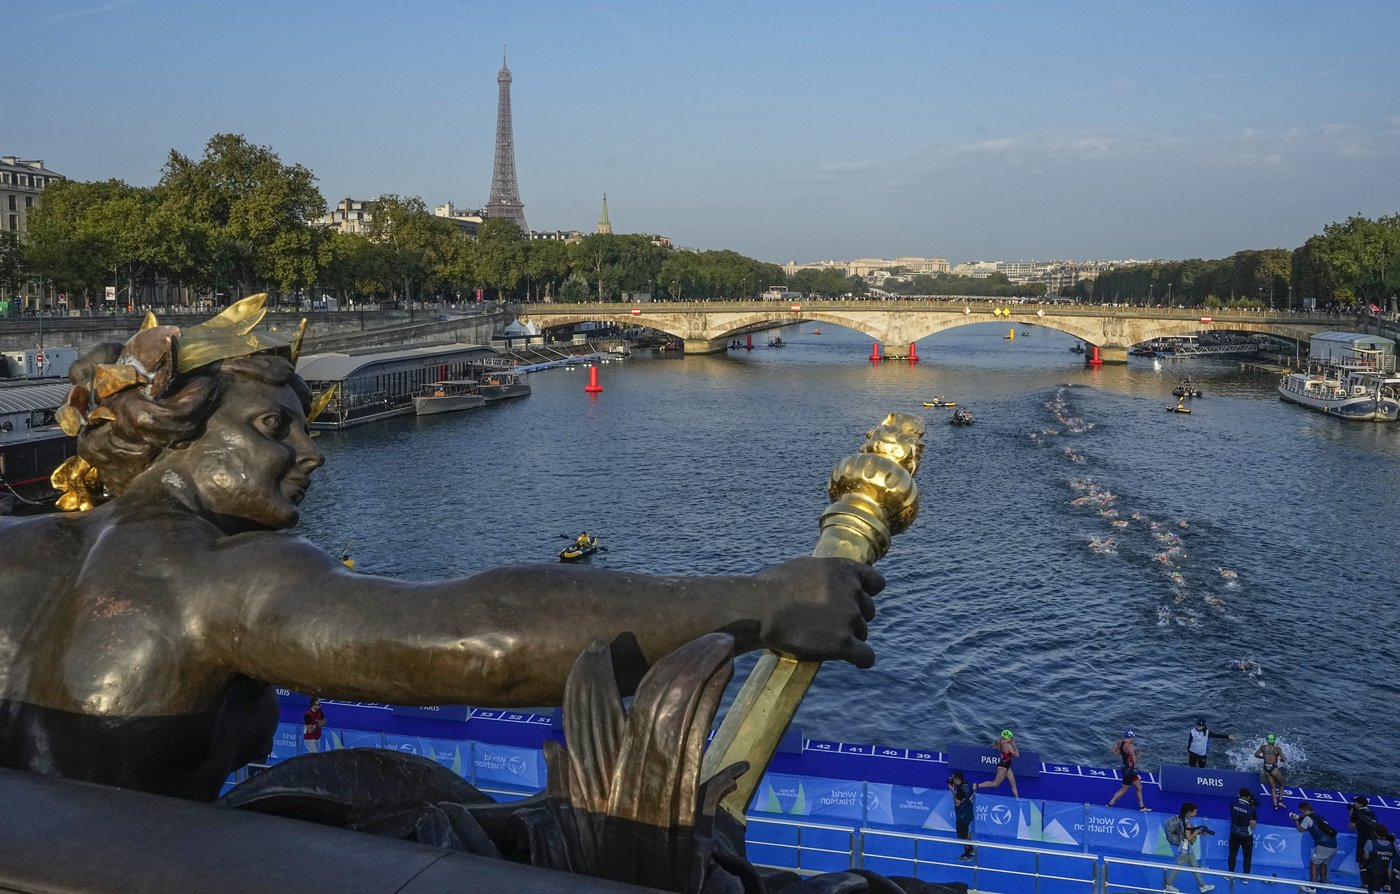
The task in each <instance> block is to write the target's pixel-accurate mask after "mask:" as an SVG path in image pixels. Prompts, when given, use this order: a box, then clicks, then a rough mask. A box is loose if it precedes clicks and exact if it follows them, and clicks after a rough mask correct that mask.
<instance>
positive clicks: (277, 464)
mask: <svg viewBox="0 0 1400 894" xmlns="http://www.w3.org/2000/svg"><path fill="white" fill-rule="evenodd" d="M166 457H168V458H169V463H168V464H162V465H164V466H165V467H166V469H167V471H165V472H164V473H163V476H164V475H168V474H169V471H174V472H176V473H177V474H178V476H179V483H177V484H172V486H175V487H177V488H184V487H188V488H190V489H191V490H192V491H193V494H192V496H193V497H194V503H195V505H197V506H198V508H200V509H202V510H204V511H206V512H212V513H216V514H218V515H220V516H224V517H226V518H229V519H238V520H242V521H245V522H250V523H251V524H252V526H253V527H260V528H272V529H276V528H286V527H290V526H292V525H294V524H296V521H297V517H298V515H299V510H298V508H297V506H298V504H300V503H301V501H302V500H303V499H304V498H305V497H306V490H307V488H308V487H309V486H310V484H311V472H312V471H313V470H314V469H316V467H318V466H320V465H321V463H322V462H324V461H325V457H323V456H322V455H321V451H320V450H318V449H317V448H316V445H315V443H313V442H312V440H311V432H310V428H309V426H308V425H307V423H306V413H305V412H304V411H303V410H302V408H301V401H300V400H299V399H298V398H297V395H296V392H295V391H293V390H292V388H291V386H289V385H281V386H275V385H267V384H265V383H263V382H259V381H257V380H255V379H251V378H248V377H246V376H234V377H233V378H232V380H231V381H230V383H229V384H228V387H227V388H226V389H225V390H224V395H223V399H222V401H221V402H220V404H219V408H218V409H217V410H216V411H215V412H214V414H213V415H212V416H211V417H209V421H208V422H207V423H206V426H205V431H204V434H203V436H201V437H200V438H199V440H197V441H195V442H194V443H192V444H190V445H188V446H187V447H185V448H184V449H181V450H172V451H169V452H168V453H167V454H166ZM162 480H163V481H166V482H167V483H170V481H169V479H168V478H165V477H162Z"/></svg>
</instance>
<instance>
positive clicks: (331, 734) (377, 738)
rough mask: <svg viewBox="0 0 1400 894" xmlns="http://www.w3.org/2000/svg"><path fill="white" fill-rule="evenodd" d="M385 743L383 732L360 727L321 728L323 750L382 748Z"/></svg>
mask: <svg viewBox="0 0 1400 894" xmlns="http://www.w3.org/2000/svg"><path fill="white" fill-rule="evenodd" d="M383 743H384V734H383V733H368V732H365V731H364V730H358V729H331V728H330V727H326V728H325V729H323V730H321V750H322V751H339V750H341V749H342V748H382V747H383ZM302 750H303V751H304V750H305V749H304V748H303V749H302Z"/></svg>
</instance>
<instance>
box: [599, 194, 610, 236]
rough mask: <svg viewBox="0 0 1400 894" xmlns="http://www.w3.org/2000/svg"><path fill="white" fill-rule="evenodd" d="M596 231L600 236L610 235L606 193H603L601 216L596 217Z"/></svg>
mask: <svg viewBox="0 0 1400 894" xmlns="http://www.w3.org/2000/svg"><path fill="white" fill-rule="evenodd" d="M597 233H598V234H599V235H600V236H610V235H612V222H611V221H609V220H608V194H607V193H603V216H602V217H600V218H598V229H597Z"/></svg>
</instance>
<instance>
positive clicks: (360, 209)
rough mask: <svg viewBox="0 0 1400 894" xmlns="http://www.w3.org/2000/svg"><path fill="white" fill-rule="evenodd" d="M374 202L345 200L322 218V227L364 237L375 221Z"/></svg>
mask: <svg viewBox="0 0 1400 894" xmlns="http://www.w3.org/2000/svg"><path fill="white" fill-rule="evenodd" d="M373 204H374V202H373V201H372V200H365V199H351V198H344V199H341V200H340V202H339V203H338V204H337V205H336V206H335V207H334V208H333V209H331V211H330V212H329V213H327V214H324V215H322V216H321V225H322V226H324V227H326V228H327V229H331V230H337V231H339V232H341V233H352V234H354V235H356V236H363V235H364V234H365V231H366V229H367V228H368V226H369V222H370V221H371V220H372V219H373V215H372V214H371V213H370V206H372V205H373Z"/></svg>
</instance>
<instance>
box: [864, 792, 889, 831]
mask: <svg viewBox="0 0 1400 894" xmlns="http://www.w3.org/2000/svg"><path fill="white" fill-rule="evenodd" d="M893 801H894V786H893V785H890V784H888V783H884V782H867V783H866V784H865V816H864V817H863V819H862V821H863V822H867V823H880V824H882V825H886V826H888V825H890V824H892V823H893V822H894V805H893V803H892V802H893Z"/></svg>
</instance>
